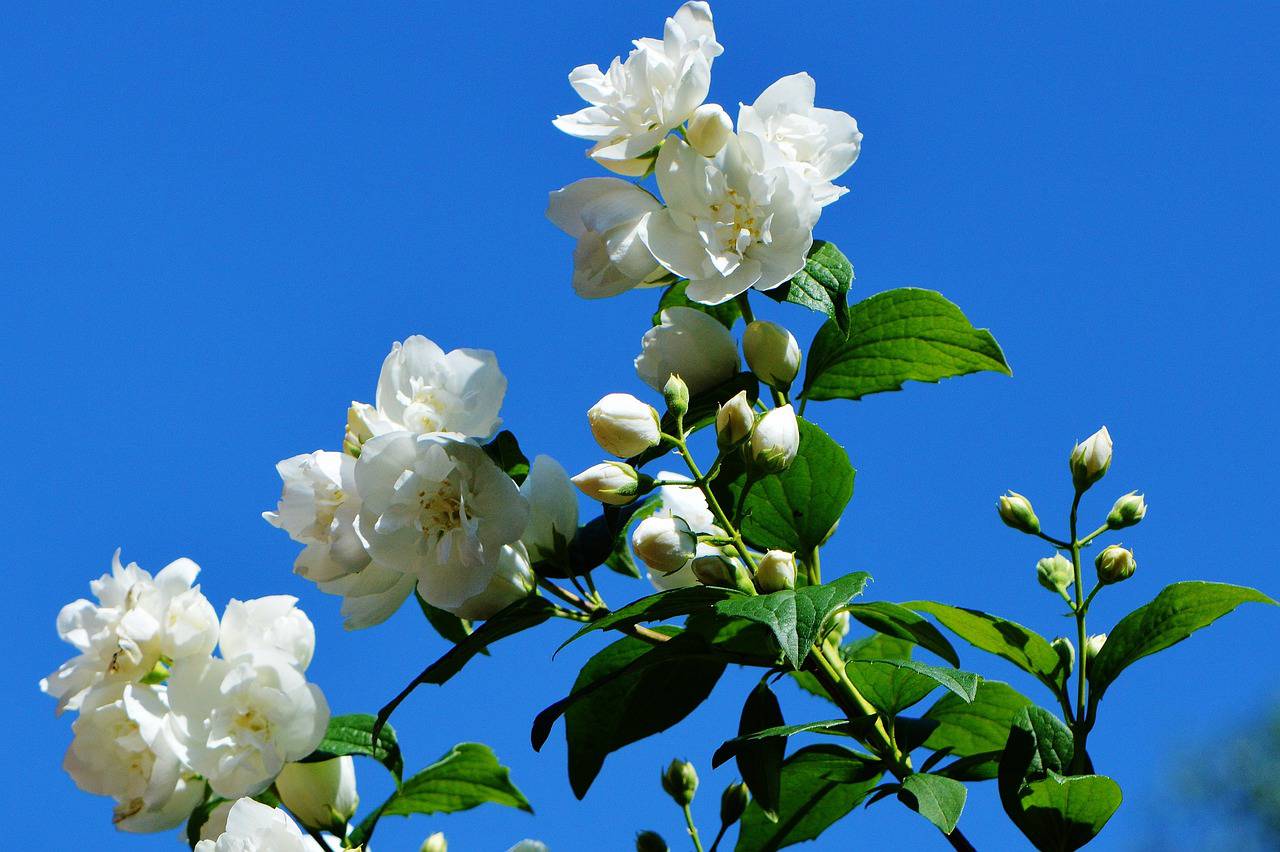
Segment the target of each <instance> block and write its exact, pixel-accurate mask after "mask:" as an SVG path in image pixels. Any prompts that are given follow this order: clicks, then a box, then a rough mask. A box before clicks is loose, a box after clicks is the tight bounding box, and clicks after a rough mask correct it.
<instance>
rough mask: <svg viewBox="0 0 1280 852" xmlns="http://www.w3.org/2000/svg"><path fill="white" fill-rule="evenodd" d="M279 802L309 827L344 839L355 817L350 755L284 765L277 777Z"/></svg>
mask: <svg viewBox="0 0 1280 852" xmlns="http://www.w3.org/2000/svg"><path fill="white" fill-rule="evenodd" d="M276 792H277V793H278V794H279V796H280V801H281V802H282V803H283V804H284V806H285V807H286V808H288V809H289V810H290V811H291V812H292V813H293V815H294V816H296V817H297V818H298V821H299V822H301V823H302V824H303V825H305V826H307V827H308V828H314V829H318V830H323V831H329V832H332V833H333V834H336V835H337V836H339V837H346V835H347V832H346V826H347V821H348V820H350V819H351V817H353V816H355V812H356V807H357V805H359V803H360V797H359V796H358V795H356V767H355V761H353V760H352V759H351V757H350V755H346V756H343V757H335V758H333V759H332V760H321V761H317V762H315V763H287V764H285V767H284V769H282V770H280V774H279V775H278V776H277V777H276Z"/></svg>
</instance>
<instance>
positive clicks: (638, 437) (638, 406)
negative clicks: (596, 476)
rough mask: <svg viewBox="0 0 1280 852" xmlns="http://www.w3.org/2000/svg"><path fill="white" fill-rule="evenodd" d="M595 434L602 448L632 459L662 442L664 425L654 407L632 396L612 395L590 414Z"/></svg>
mask: <svg viewBox="0 0 1280 852" xmlns="http://www.w3.org/2000/svg"><path fill="white" fill-rule="evenodd" d="M587 422H588V423H589V424H590V425H591V434H592V435H593V436H594V437H595V439H596V443H597V444H599V445H600V448H601V449H602V450H604V451H605V452H606V453H609V454H610V455H615V456H617V457H618V458H623V459H627V458H631V457H632V456H635V455H639V454H640V453H643V452H644V451H645V450H647V449H649V448H650V447H656V446H657V445H658V443H659V442H660V441H661V440H662V435H661V433H662V424H661V421H660V420H659V418H658V412H657V411H655V410H654V407H653V406H652V405H649V404H647V403H644V402H641V401H640V400H638V399H636V398H635V397H634V396H632V395H631V394H629V393H610V394H605V395H604V396H603V397H601V398H600V401H599V402H597V403H596V404H595V405H593V406H591V408H590V409H588V411H587Z"/></svg>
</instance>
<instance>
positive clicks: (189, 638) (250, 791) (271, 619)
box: [40, 551, 329, 832]
mask: <svg viewBox="0 0 1280 852" xmlns="http://www.w3.org/2000/svg"><path fill="white" fill-rule="evenodd" d="M199 570H200V569H199V568H198V567H197V566H196V564H195V563H194V562H192V561H191V560H189V559H179V560H177V561H175V562H173V563H171V564H170V565H168V566H166V567H165V568H164V569H163V570H161V571H160V572H159V573H157V574H156V575H155V576H154V577H153V576H152V575H151V574H150V573H148V572H147V571H144V570H142V569H141V568H139V567H138V566H137V565H136V564H133V563H130V564H128V565H123V564H121V562H120V554H119V552H118V551H117V553H116V555H115V557H114V558H113V561H112V566H111V573H110V574H105V575H103V576H102V577H100V578H99V579H97V580H95V581H93V582H92V583H90V588H91V590H92V592H93V594H94V597H95V598H97V602H96V603H95V602H94V601H90V600H84V599H82V600H77V601H74V602H73V603H70V604H68V605H67V606H65V607H64V608H63V610H62V612H61V613H60V614H59V616H58V632H59V635H60V636H61V637H62V638H63V639H64V640H65V641H67V642H68V643H70V644H71V645H73V646H74V647H75V648H76V650H77V651H78V652H79V653H78V654H77V655H76V656H75V657H74V658H73V659H71V660H69V661H68V662H66V663H64V664H63V665H62V666H61V667H60V668H59V669H58V670H57V671H56V672H54V673H53V674H51V675H50V676H49V677H47V678H45V679H44V680H42V681H41V683H40V687H41V689H42V690H44V691H45V692H46V693H48V694H50V695H51V696H53V697H55V698H57V700H58V710H59V712H61V711H63V710H67V709H70V710H75V711H78V715H77V717H76V719H75V721H74V722H72V725H71V728H72V731H73V733H74V738H73V739H72V742H71V746H70V748H68V750H67V755H66V759H65V761H64V764H63V765H64V767H65V768H66V770H67V772H68V773H69V774H70V775H71V777H72V778H73V779H74V780H75V782H76V784H77V785H78V786H79V787H80V788H81V789H82V790H85V791H86V792H89V793H95V794H97V795H101V796H110V797H111V798H113V799H114V800H115V803H116V805H115V813H114V817H113V821H114V822H115V824H116V826H117V827H118V828H120V829H122V830H124V831H132V832H153V831H163V830H166V829H170V828H173V827H175V826H177V825H179V824H180V823H181V822H183V821H184V820H186V819H187V817H189V816H190V815H191V813H192V811H193V810H194V809H195V808H196V806H197V805H199V804H200V803H202V802H203V801H204V800H205V798H206V785H207V788H208V789H209V790H211V791H212V792H213V794H215V795H217V796H222V797H226V798H236V797H239V796H247V795H255V794H257V793H260V792H262V791H263V790H264V789H266V788H267V787H268V786H270V785H271V784H272V782H273V781H275V779H276V777H277V776H278V775H279V774H280V772H281V770H282V769H284V768H285V766H286V764H288V763H289V762H290V761H295V760H299V759H301V758H303V757H306V756H307V755H309V754H310V753H311V752H312V751H314V750H315V747H316V745H317V744H318V743H319V742H320V740H321V738H322V737H323V736H324V732H325V729H326V727H327V726H328V723H329V707H328V704H327V703H326V702H325V698H324V695H323V694H322V693H321V692H320V690H319V688H318V687H316V686H315V685H314V684H311V683H308V682H307V679H306V675H305V672H306V668H307V666H308V664H309V663H310V662H311V657H312V654H313V652H314V650H315V632H314V629H313V628H312V625H311V622H310V621H309V620H308V619H307V616H306V614H305V613H303V612H302V611H301V610H300V609H298V608H297V607H296V606H295V603H296V599H294V598H292V597H287V596H275V597H265V598H258V599H256V600H249V601H237V600H233V601H231V602H230V603H229V604H228V605H227V608H226V610H225V611H224V612H223V615H222V618H221V619H219V618H218V616H217V613H216V612H215V610H214V608H213V606H212V605H211V604H210V603H209V601H208V599H206V598H205V596H204V595H203V594H202V593H201V591H200V587H199V586H196V585H193V584H194V582H195V578H196V575H197V574H198V573H199ZM215 649H216V650H220V651H221V656H214V651H215Z"/></svg>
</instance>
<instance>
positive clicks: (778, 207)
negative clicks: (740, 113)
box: [640, 136, 820, 305]
mask: <svg viewBox="0 0 1280 852" xmlns="http://www.w3.org/2000/svg"><path fill="white" fill-rule="evenodd" d="M755 147H758V146H755ZM758 153H759V152H757V156H755V157H753V156H752V155H751V152H750V151H749V149H748V147H747V146H745V145H743V144H742V142H741V141H740V140H739V138H738V137H737V136H734V137H731V138H730V139H729V141H728V142H727V143H726V144H725V146H724V148H723V149H721V151H720V153H719V154H717V155H716V156H715V157H714V158H712V159H707V158H706V157H703V156H702V155H701V154H699V153H698V152H697V151H695V150H694V149H693V148H691V147H690V146H689V145H688V144H686V143H685V142H683V141H682V140H680V139H674V138H673V139H671V140H669V141H668V142H667V143H666V144H665V145H663V146H662V151H661V152H660V153H659V154H658V163H657V169H656V172H657V178H658V187H659V188H660V189H661V190H662V197H663V198H664V199H665V200H666V202H667V208H666V209H665V210H659V211H656V212H654V213H649V214H648V215H646V216H645V218H644V221H643V222H641V225H640V236H641V239H643V240H644V243H645V245H646V246H648V247H649V251H650V252H652V253H653V256H654V257H655V258H657V260H658V262H659V263H661V264H662V265H663V266H664V267H666V269H667V270H669V271H670V272H671V273H673V274H675V275H679V276H681V277H683V278H688V279H689V286H688V289H687V290H686V294H687V295H688V297H689V298H690V299H693V300H694V301H696V302H702V303H704V304H710V305H715V304H719V303H721V302H724V301H727V300H729V299H732V298H733V297H734V296H737V295H738V294H739V293H743V292H746V291H747V290H749V289H751V288H753V287H754V288H755V289H757V290H770V289H772V288H774V287H777V286H779V285H780V284H782V283H784V282H785V281H787V280H789V279H790V278H791V277H792V276H793V275H795V274H796V273H797V272H799V271H800V270H801V269H802V268H803V267H804V262H805V255H806V254H807V252H808V251H809V247H810V245H812V243H813V226H814V224H815V223H816V222H817V221H818V214H819V212H820V208H819V207H818V205H817V203H816V202H815V201H814V200H813V192H812V190H811V189H810V187H809V184H808V182H807V181H806V180H805V179H804V178H803V176H802V175H801V174H800V171H799V170H798V169H796V168H793V167H789V166H781V165H780V166H776V167H768V166H767V165H766V164H765V163H763V162H762V161H761V160H760V159H759V156H758Z"/></svg>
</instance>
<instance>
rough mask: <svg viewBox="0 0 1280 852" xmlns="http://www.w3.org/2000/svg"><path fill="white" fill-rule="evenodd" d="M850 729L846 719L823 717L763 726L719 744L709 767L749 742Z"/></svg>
mask: <svg viewBox="0 0 1280 852" xmlns="http://www.w3.org/2000/svg"><path fill="white" fill-rule="evenodd" d="M872 718H874V717H872ZM850 729H851V726H850V724H849V720H848V719H825V720H823V721H820V722H805V723H803V724H800V725H778V726H776V727H773V728H764V729H762V730H759V731H756V732H755V733H752V734H742V735H740V736H736V737H734V738H733V739H731V740H725V741H724V742H722V743H721V744H720V747H719V748H718V749H716V750H715V754H713V755H711V768H712V769H715V768H717V767H718V766H720V765H721V764H723V763H724V762H725V761H726V760H729V759H730V758H732V757H736V756H737V754H738V751H739V750H740V749H741V748H743V747H744V746H745V745H747V744H749V743H754V742H758V741H760V740H771V739H783V740H785V739H786V738H787V737H789V736H791V735H793V734H806V733H810V732H814V733H832V734H844V733H845V732H846V731H848V730H850Z"/></svg>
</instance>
